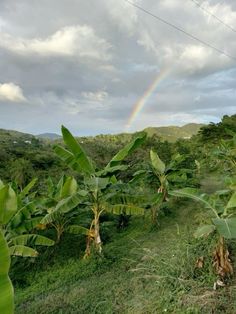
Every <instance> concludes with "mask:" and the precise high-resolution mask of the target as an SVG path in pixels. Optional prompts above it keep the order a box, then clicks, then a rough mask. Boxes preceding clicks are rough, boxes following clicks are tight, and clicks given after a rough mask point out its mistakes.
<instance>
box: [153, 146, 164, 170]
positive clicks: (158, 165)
mask: <svg viewBox="0 0 236 314" xmlns="http://www.w3.org/2000/svg"><path fill="white" fill-rule="evenodd" d="M150 158H151V163H152V166H153V168H154V169H155V170H156V171H157V172H158V173H160V174H163V173H164V172H165V168H166V166H165V164H164V162H163V161H162V160H161V159H160V158H159V156H158V155H157V154H156V153H155V152H154V151H153V150H151V151H150Z"/></svg>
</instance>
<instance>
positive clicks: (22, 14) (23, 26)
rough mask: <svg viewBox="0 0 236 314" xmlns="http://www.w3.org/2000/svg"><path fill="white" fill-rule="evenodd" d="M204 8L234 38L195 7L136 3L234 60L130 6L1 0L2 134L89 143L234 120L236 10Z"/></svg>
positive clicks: (116, 0) (215, 0)
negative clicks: (53, 135)
mask: <svg viewBox="0 0 236 314" xmlns="http://www.w3.org/2000/svg"><path fill="white" fill-rule="evenodd" d="M198 2H199V3H200V4H201V5H202V7H203V8H205V9H207V10H208V11H210V12H212V13H213V14H215V15H216V16H218V17H219V18H220V19H221V20H223V21H224V22H225V23H226V24H227V25H230V26H231V27H232V28H233V30H232V29H230V28H229V27H226V26H224V25H223V24H222V23H219V22H218V21H217V20H216V19H214V18H213V17H212V16H209V15H208V14H206V12H204V11H203V10H201V9H200V8H199V7H198V6H196V4H194V1H193V0H185V1H183V0H145V1H144V0H133V3H136V4H138V5H140V6H142V7H143V8H144V9H146V10H149V11H150V12H152V13H153V14H156V15H158V16H160V17H162V18H163V19H165V20H167V21H169V22H171V23H173V24H175V25H176V26H178V27H180V28H182V29H184V30H186V31H187V32H189V33H191V34H192V35H194V36H196V37H198V38H199V39H201V40H203V41H205V42H207V43H209V44H211V45H213V46H215V47H216V48H218V49H220V50H222V51H224V52H225V53H226V54H229V55H231V56H232V57H234V58H235V59H233V58H231V59H230V58H228V57H226V56H225V55H221V54H219V53H218V52H216V51H214V50H212V49H210V48H208V47H206V46H203V45H201V44H200V43H199V42H197V41H194V40H192V39H190V38H188V37H187V36H185V35H184V34H182V33H180V32H178V31H176V30H174V29H172V28H171V27H169V26H167V25H165V24H163V23H161V22H159V21H157V20H156V19H154V18H153V17H151V16H150V15H147V14H145V13H144V12H142V11H140V10H138V9H137V8H135V7H133V6H132V5H130V4H129V3H127V2H126V1H125V0H86V1H84V0H50V1H48V0H40V1H38V0H30V1H29V0H17V1H16V0H0V128H5V129H16V130H19V131H24V132H29V133H33V134H38V133H43V132H57V133H59V132H60V125H61V124H64V125H66V126H67V127H69V128H70V129H71V130H72V131H73V132H74V133H75V134H77V135H89V134H100V133H116V132H123V131H134V130H140V129H143V128H145V127H147V126H162V125H183V124H185V123H189V122H203V123H204V122H210V121H213V122H217V121H219V119H220V117H222V116H223V115H224V114H234V113H235V112H236V1H235V0H224V1H220V0H206V1H202V0H198ZM153 82H156V84H155V86H153ZM150 86H152V88H151V91H152V93H149V94H150V95H149V94H148V92H147V91H148V89H149V90H150ZM154 87H155V88H154ZM138 105H139V107H140V108H141V107H142V110H141V111H140V112H139V113H138V114H137V115H136V116H135V118H134V119H132V112H133V111H134V109H135V106H136V107H137V106H138ZM130 122H131V124H130Z"/></svg>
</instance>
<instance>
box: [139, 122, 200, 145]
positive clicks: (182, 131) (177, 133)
mask: <svg viewBox="0 0 236 314" xmlns="http://www.w3.org/2000/svg"><path fill="white" fill-rule="evenodd" d="M203 126H204V124H197V123H189V124H186V125H184V126H162V127H149V128H146V129H144V131H145V132H147V134H148V136H149V137H151V136H153V135H157V136H159V137H160V138H161V139H163V140H167V141H169V142H175V141H176V140H177V139H179V138H184V139H188V138H191V137H192V136H193V135H195V134H197V133H198V131H199V130H200V128H201V127H203Z"/></svg>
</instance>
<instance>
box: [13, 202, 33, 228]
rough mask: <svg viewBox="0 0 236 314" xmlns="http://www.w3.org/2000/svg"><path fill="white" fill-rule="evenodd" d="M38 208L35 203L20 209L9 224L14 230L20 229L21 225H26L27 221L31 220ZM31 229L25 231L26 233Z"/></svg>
mask: <svg viewBox="0 0 236 314" xmlns="http://www.w3.org/2000/svg"><path fill="white" fill-rule="evenodd" d="M36 209H37V208H36V206H35V204H34V203H33V202H30V203H28V204H27V205H25V206H23V207H22V208H20V209H19V210H18V211H17V212H16V213H15V215H14V216H13V217H12V218H11V220H10V222H9V227H11V228H12V229H16V228H18V227H19V226H20V225H24V224H25V221H26V220H31V215H32V214H33V213H34V212H35V211H36ZM32 229H33V227H32V228H31V229H24V231H27V230H28V231H30V230H32Z"/></svg>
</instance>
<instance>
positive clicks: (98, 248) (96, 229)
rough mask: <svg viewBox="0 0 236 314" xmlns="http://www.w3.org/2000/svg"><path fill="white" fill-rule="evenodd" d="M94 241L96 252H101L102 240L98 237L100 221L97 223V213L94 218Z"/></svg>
mask: <svg viewBox="0 0 236 314" xmlns="http://www.w3.org/2000/svg"><path fill="white" fill-rule="evenodd" d="M94 243H95V249H96V251H97V252H98V253H102V241H101V237H100V223H99V215H98V214H97V215H96V217H95V219H94Z"/></svg>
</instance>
